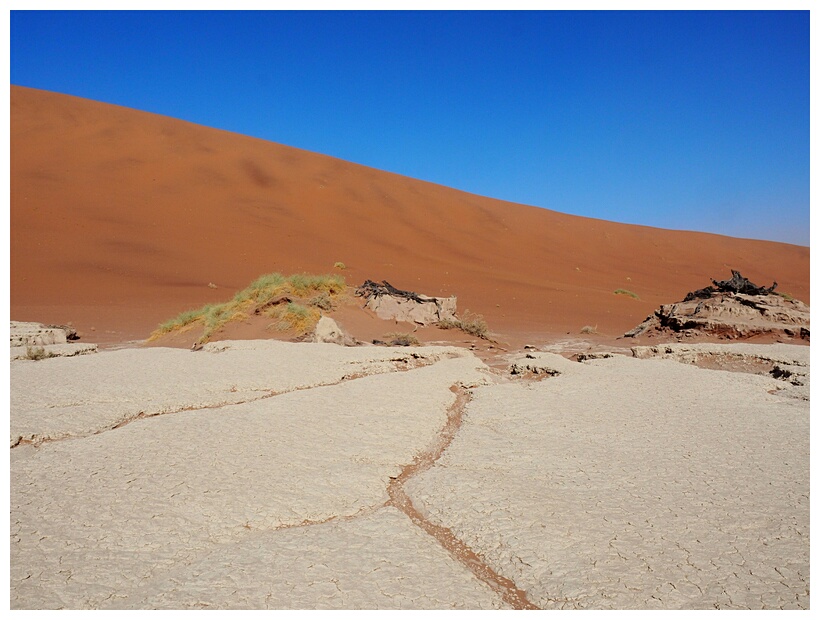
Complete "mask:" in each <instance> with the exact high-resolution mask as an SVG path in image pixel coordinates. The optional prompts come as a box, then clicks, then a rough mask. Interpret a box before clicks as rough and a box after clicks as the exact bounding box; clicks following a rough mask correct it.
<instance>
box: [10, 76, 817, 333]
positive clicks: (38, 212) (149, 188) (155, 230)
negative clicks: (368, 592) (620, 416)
mask: <svg viewBox="0 0 820 620" xmlns="http://www.w3.org/2000/svg"><path fill="white" fill-rule="evenodd" d="M659 207H661V208H662V205H659ZM336 261H341V262H344V263H345V265H347V270H345V271H344V272H343V274H344V276H345V277H346V279H347V281H348V284H353V285H358V284H360V283H361V282H363V281H364V280H365V279H366V278H370V279H373V280H382V279H386V280H388V281H390V282H391V283H392V284H393V285H395V286H397V287H399V288H404V289H411V290H416V291H418V292H422V293H425V294H428V295H457V296H458V305H459V309H460V310H464V309H469V310H470V311H472V312H475V313H480V314H483V315H484V316H485V318H486V319H487V322H488V323H489V325H490V328H491V330H492V331H494V332H498V333H503V334H518V335H527V336H529V335H531V334H557V333H566V332H572V333H573V334H578V331H579V330H580V329H581V327H583V326H584V325H592V326H597V328H598V331H599V332H602V333H603V334H606V335H610V336H617V335H620V334H622V333H623V332H625V331H627V330H628V329H630V328H632V327H634V326H635V325H637V324H638V323H640V322H641V321H642V320H643V319H644V318H645V317H646V316H647V315H648V314H649V313H650V312H651V311H652V310H654V309H655V308H656V307H657V306H659V305H660V304H662V303H669V302H673V301H676V300H679V299H681V298H682V297H683V296H684V294H685V293H686V292H687V291H690V290H694V289H696V288H701V287H703V286H706V285H707V284H709V278H710V277H715V278H719V279H723V278H728V277H729V276H730V275H731V274H730V271H729V270H730V268H734V269H739V270H740V271H741V273H743V275H744V276H747V277H748V278H750V279H751V280H752V281H754V282H756V283H758V284H766V285H768V284H771V282H772V280H777V282H778V283H779V289H778V290H780V291H784V292H788V293H790V294H791V295H793V296H794V297H796V298H798V299H801V300H802V301H805V302H806V303H809V302H810V300H809V248H807V247H801V246H794V245H788V244H783V243H772V242H765V241H752V240H745V239H735V238H730V237H723V236H718V235H712V234H705V233H694V232H678V231H669V230H660V229H655V228H647V227H641V226H632V225H624V224H616V223H611V222H606V221H600V220H593V219H588V218H582V217H577V216H571V215H565V214H562V213H557V212H554V211H549V210H545V209H540V208H535V207H529V206H524V205H519V204H513V203H509V202H504V201H501V200H494V199H490V198H483V197H481V196H476V195H473V194H468V193H465V192H461V191H457V190H454V189H449V188H447V187H443V186H440V185H435V184H432V183H427V182H423V181H418V180H414V179H411V178H407V177H403V176H399V175H396V174H391V173H387V172H382V171H379V170H375V169H373V168H367V167H364V166H360V165H356V164H352V163H348V162H345V161H342V160H339V159H335V158H333V157H327V156H324V155H318V154H315V153H311V152H307V151H303V150H299V149H295V148H292V147H287V146H282V145H280V144H275V143H271V142H266V141H263V140H258V139H254V138H249V137H246V136H242V135H238V134H233V133H229V132H225V131H220V130H216V129H211V128H207V127H202V126H198V125H194V124H191V123H187V122H184V121H180V120H175V119H172V118H167V117H163V116H158V115H154V114H148V113H145V112H139V111H135V110H131V109H127V108H122V107H118V106H112V105H108V104H103V103H98V102H94V101H89V100H85V99H79V98H76V97H71V96H67V95H61V94H56V93H50V92H45V91H40V90H34V89H30V88H22V87H16V86H12V87H11V318H12V319H13V320H32V321H43V322H48V323H68V322H71V323H72V324H73V325H74V326H75V327H76V328H77V329H78V330H79V331H80V332H81V333H84V334H87V335H86V336H85V337H84V339H86V340H91V341H96V342H116V341H124V340H129V339H135V338H145V337H146V336H147V335H148V333H149V332H150V331H151V330H152V329H153V328H154V327H155V326H156V325H157V324H158V323H160V322H161V321H163V320H165V319H167V318H170V317H172V316H174V315H176V314H177V313H179V312H180V311H182V310H186V309H189V308H193V307H198V306H201V305H202V304H204V303H207V302H212V301H223V300H226V299H228V298H229V297H230V296H232V295H233V293H234V292H235V291H236V290H239V289H242V288H244V287H245V286H247V285H248V284H249V283H250V282H251V281H252V280H254V279H255V278H256V277H257V276H259V275H261V274H263V273H268V272H272V271H279V272H282V273H293V272H303V271H304V272H312V273H327V272H330V271H332V268H333V265H334V263H335V262H336ZM209 283H214V284H216V285H217V286H218V288H216V289H213V288H210V287H209V286H208V284H209ZM619 288H623V289H628V290H630V291H634V292H635V293H636V294H637V295H639V296H640V300H639V301H636V300H635V299H632V298H630V297H626V296H622V295H615V294H613V291H615V290H616V289H619ZM92 327H93V328H95V329H94V333H93V335H92V333H91V332H90V330H91V328H92Z"/></svg>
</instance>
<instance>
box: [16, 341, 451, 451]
mask: <svg viewBox="0 0 820 620" xmlns="http://www.w3.org/2000/svg"><path fill="white" fill-rule="evenodd" d="M451 357H452V356H448V357H447V358H445V359H449V358H451ZM386 361H387V362H389V363H391V364H392V368H389V369H375V370H371V371H359V372H352V373H347V374H344V375H342V377H340V378H339V379H338V380H335V381H327V382H322V383H314V384H312V385H299V386H296V387H294V388H291V389H286V390H265V389H256V390H253V391H258V392H262V394H261V395H260V396H258V397H257V398H246V399H243V400H229V401H222V402H217V403H210V404H202V405H186V406H184V407H174V408H172V409H167V410H159V411H139V412H137V413H135V414H133V415H129V416H126V417H124V418H123V419H121V420H119V421H118V422H117V423H115V424H112V425H110V426H107V427H105V428H101V429H99V430H96V431H94V432H92V433H84V434H70V435H59V436H37V435H35V436H30V437H22V436H21V437H17V438H16V441H14V442H13V443H11V444H10V446H9V447H10V449H12V450H13V449H14V448H18V447H21V446H34V447H35V448H39V447H40V446H41V445H43V444H48V443H55V442H60V441H69V440H74V439H86V438H88V437H94V436H96V435H101V434H102V433H107V432H109V431H115V430H117V429H120V428H122V427H124V426H127V425H129V424H131V423H132V422H136V421H137V420H145V419H147V418H155V417H158V416H164V415H172V414H175V413H183V412H186V411H206V410H208V409H220V408H222V407H233V406H235V405H245V404H248V403H255V402H257V401H260V400H265V399H268V398H274V397H276V396H282V395H284V394H290V393H292V392H301V391H305V390H313V389H316V388H323V387H333V386H336V385H341V384H343V383H346V382H348V381H355V380H357V379H364V378H365V377H370V376H376V375H382V374H390V373H399V372H408V371H411V370H416V369H418V368H424V367H426V366H432V365H433V364H435V363H436V361H437V360H435V359H428V358H425V357H423V356H420V355H418V354H416V353H411V354H409V355H408V356H402V357H395V358H391V359H389V360H386ZM231 391H234V390H231ZM51 408H55V407H51Z"/></svg>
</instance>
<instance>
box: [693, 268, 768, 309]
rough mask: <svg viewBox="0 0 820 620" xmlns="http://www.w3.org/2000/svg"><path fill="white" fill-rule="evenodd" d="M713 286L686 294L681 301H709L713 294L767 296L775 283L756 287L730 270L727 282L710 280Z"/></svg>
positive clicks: (736, 272)
mask: <svg viewBox="0 0 820 620" xmlns="http://www.w3.org/2000/svg"><path fill="white" fill-rule="evenodd" d="M712 284H714V286H707V287H706V288H701V289H698V290H696V291H692V292H691V293H687V295H686V297H684V298H683V301H692V300H693V299H709V298H710V297H711V296H712V295H713V294H714V293H718V292H720V293H742V294H744V295H768V294H769V293H772V292H773V291H774V289H776V288H777V282H775V283H774V284H772V285H771V286H770V287H768V288H767V287H765V286H757V285H756V284H753V283H752V282H750V281H749V279H748V278H744V277H743V276H742V275H740V272H739V271H735V270H734V269H732V277H731V279H729V280H720V281H718V280H712Z"/></svg>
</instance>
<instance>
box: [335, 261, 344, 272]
mask: <svg viewBox="0 0 820 620" xmlns="http://www.w3.org/2000/svg"><path fill="white" fill-rule="evenodd" d="M333 267H334V269H342V270H344V269H347V266H346V265H345V264H344V263H343V262H341V261H336V262H335V263H333Z"/></svg>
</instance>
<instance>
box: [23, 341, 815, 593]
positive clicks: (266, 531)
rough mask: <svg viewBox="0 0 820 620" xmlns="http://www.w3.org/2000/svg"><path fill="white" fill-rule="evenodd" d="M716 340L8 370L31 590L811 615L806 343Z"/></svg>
mask: <svg viewBox="0 0 820 620" xmlns="http://www.w3.org/2000/svg"><path fill="white" fill-rule="evenodd" d="M721 346H722V345H708V347H711V349H709V350H707V349H708V347H707V349H698V350H697V351H695V352H694V353H693V351H692V350H689V349H687V350H675V349H669V350H667V349H666V348H664V349H662V350H659V351H654V352H651V351H650V352H647V351H643V352H639V353H636V356H637V357H627V356H624V355H613V356H611V357H606V358H603V357H602V358H599V359H586V360H584V361H583V362H577V361H570V360H568V359H565V358H563V357H561V356H559V355H557V354H555V353H548V352H534V351H533V352H530V353H528V354H527V355H526V356H524V355H517V356H510V357H509V359H507V360H505V363H506V364H507V368H508V371H500V370H498V367H499V364H494V368H493V369H491V368H489V367H488V366H486V365H485V364H484V363H483V362H482V361H481V360H479V359H478V358H477V357H475V356H474V355H473V354H471V353H470V352H468V351H465V350H462V349H458V348H454V347H417V348H408V349H390V348H381V347H356V348H345V347H338V346H335V345H324V344H294V343H283V342H274V341H249V342H220V343H212V344H209V345H207V346H206V347H205V348H204V349H203V350H201V351H197V352H190V351H183V350H176V349H159V348H157V349H123V350H118V351H105V352H101V353H97V354H93V355H86V356H80V357H73V358H54V359H47V360H42V361H38V362H32V361H22V360H21V361H13V362H12V363H11V424H10V446H11V514H10V522H11V532H10V535H11V547H10V555H11V562H10V565H11V566H10V598H11V607H12V608H13V609H32V608H35V609H61V608H71V609H92V608H94V609H146V608H151V609H154V608H157V609H189V608H190V609H198V608H219V609H228V608H231V609H233V608H237V609H265V608H268V609H368V608H372V609H454V608H456V609H457V608H462V609H508V608H529V609H534V608H541V609H570V608H572V609H608V608H617V609H632V608H658V609H677V608H686V609H692V608H695V609H714V608H730V609H747V608H751V609H778V608H783V609H804V608H805V609H808V608H809V401H808V374H809V370H808V369H809V360H808V352H809V350H808V347H800V346H789V345H777V346H776V347H775V346H772V345H768V346H764V345H754V346H753V345H748V346H750V347H753V348H751V349H743V348H741V349H737V348H733V349H728V348H725V347H724V348H721ZM727 346H728V345H727ZM710 351H711V353H710ZM738 356H741V357H738ZM744 356H745V357H744ZM749 356H751V357H749ZM638 357H642V358H644V359H638ZM704 360H706V362H704ZM722 360H724V361H722ZM725 360H730V361H731V364H729V363H728V362H725ZM760 360H764V362H765V363H764V362H761V361H760ZM741 362H742V363H741ZM721 364H723V365H724V366H725V367H726V368H728V369H721V368H720V365H721ZM730 366H731V367H730ZM775 367H777V368H779V369H780V370H778V371H775V372H774V373H772V372H771V371H772V370H774V368H775ZM522 369H526V371H527V372H526V373H522ZM784 370H786V371H788V372H787V373H786V372H784Z"/></svg>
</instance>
